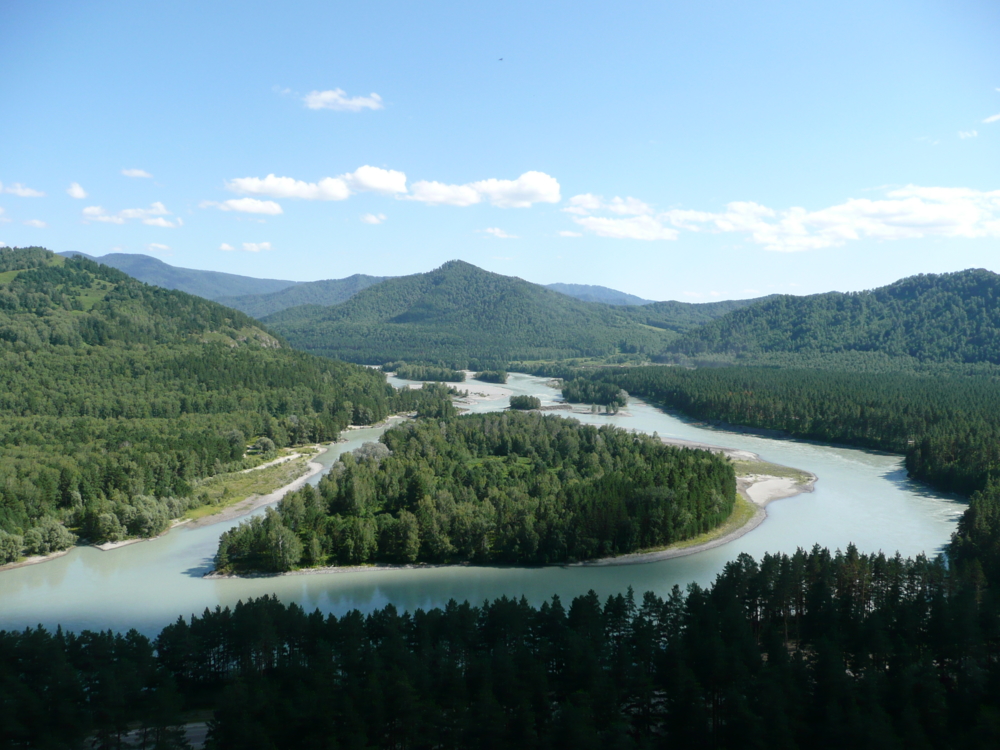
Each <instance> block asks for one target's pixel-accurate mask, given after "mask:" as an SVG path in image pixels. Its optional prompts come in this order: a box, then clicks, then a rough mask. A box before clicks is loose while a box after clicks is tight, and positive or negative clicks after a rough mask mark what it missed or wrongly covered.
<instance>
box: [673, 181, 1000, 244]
mask: <svg viewBox="0 0 1000 750" xmlns="http://www.w3.org/2000/svg"><path fill="white" fill-rule="evenodd" d="M658 218H659V219H660V220H663V221H667V222H669V223H671V224H673V225H674V226H677V227H680V228H684V229H689V230H692V231H699V230H708V231H718V232H743V233H747V234H749V235H750V239H751V240H752V241H753V242H755V243H756V244H759V245H762V246H763V247H764V248H765V249H767V250H773V251H777V252H796V251H800V250H816V249H820V248H826V247H835V246H838V245H843V244H844V243H846V242H849V241H853V240H859V239H876V240H897V239H919V238H923V237H952V238H960V237H962V238H976V237H1000V190H994V191H986V192H983V191H978V190H972V189H969V188H945V187H921V186H918V185H907V186H906V187H901V188H895V189H892V190H889V191H887V194H886V199H884V200H870V199H868V198H861V199H856V198H852V199H850V200H847V201H845V202H844V203H841V204H839V205H836V206H831V207H829V208H824V209H820V210H818V211H807V210H806V209H804V208H799V207H793V208H789V209H785V210H782V211H776V210H774V209H771V208H768V207H766V206H761V205H759V204H756V203H753V202H734V203H730V204H729V205H728V206H727V207H726V210H725V211H721V212H718V213H706V212H697V211H667V212H665V213H663V214H660V216H659V217H658Z"/></svg>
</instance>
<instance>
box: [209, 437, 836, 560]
mask: <svg viewBox="0 0 1000 750" xmlns="http://www.w3.org/2000/svg"><path fill="white" fill-rule="evenodd" d="M661 440H662V441H663V442H664V443H667V444H668V445H676V446H679V447H687V448H700V449H702V450H710V451H712V452H713V453H724V454H725V455H726V456H728V457H729V458H730V459H731V460H733V461H734V462H735V463H736V465H737V471H738V470H739V466H740V464H741V463H743V464H750V465H752V466H753V467H754V469H755V471H754V472H752V473H747V474H743V475H740V474H739V473H738V474H737V477H736V489H737V492H739V494H740V496H741V497H742V498H743V499H744V500H745V501H746V502H748V503H749V504H750V505H751V506H752V507H753V513H752V514H751V515H750V517H749V518H748V519H747V520H746V522H744V523H742V524H740V525H739V526H737V527H735V528H728V526H729V524H728V523H725V524H723V525H722V526H720V527H719V528H718V529H716V530H715V533H716V534H717V536H710V537H709V538H707V539H705V540H704V541H701V542H698V543H697V544H690V542H688V543H685V542H681V543H680V544H677V545H674V546H671V547H667V548H665V549H659V550H650V551H648V552H637V553H634V554H630V555H619V556H617V557H605V558H601V559H598V560H586V561H583V562H578V563H569V564H566V563H555V564H554V565H555V566H557V567H561V566H566V567H574V566H595V567H596V566H606V565H641V564H644V563H651V562H658V561H660V560H670V559H672V558H675V557H684V556H686V555H693V554H695V553H697V552H703V551H705V550H709V549H714V548H716V547H721V546H722V545H723V544H728V543H729V542H732V541H734V540H736V539H739V538H740V537H741V536H743V535H744V534H748V533H749V532H751V531H753V530H754V529H755V528H757V527H758V526H760V524H761V523H763V522H764V519H765V518H767V511H766V510H765V508H766V506H767V505H768V503H771V502H774V501H775V500H782V499H785V498H789V497H794V496H796V495H800V494H802V493H804V492H812V491H813V490H814V489H815V484H816V481H817V480H818V477H817V476H816V475H815V474H813V473H811V472H807V471H802V470H800V469H789V468H788V467H784V466H780V465H778V464H770V463H767V462H765V461H762V460H761V458H760V456H758V455H757V454H756V453H752V452H751V451H745V450H737V449H735V448H721V447H719V446H715V445H708V444H706V443H696V442H693V441H688V440H681V439H679V438H661ZM766 467H773V469H774V470H775V473H774V474H768V473H764V472H763V471H760V469H762V468H766ZM779 474H783V475H785V476H779ZM735 512H736V511H734V513H735ZM469 564H470V563H458V565H469ZM452 565H454V564H452ZM444 567H450V565H445V564H431V563H414V564H412V565H387V564H378V565H339V566H328V567H322V568H303V569H302V570H292V571H289V572H287V573H277V574H275V573H258V574H250V575H245V576H239V575H219V574H216V573H209V574H208V575H207V576H205V577H206V578H266V577H272V576H279V575H280V576H297V575H319V574H325V573H338V574H340V573H361V572H366V573H371V572H376V571H383V570H416V569H426V568H444Z"/></svg>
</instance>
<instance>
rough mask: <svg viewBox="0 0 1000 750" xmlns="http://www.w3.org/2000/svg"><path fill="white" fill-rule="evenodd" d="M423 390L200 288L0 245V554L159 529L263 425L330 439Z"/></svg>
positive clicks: (299, 436)
mask: <svg viewBox="0 0 1000 750" xmlns="http://www.w3.org/2000/svg"><path fill="white" fill-rule="evenodd" d="M426 397H427V394H426V393H425V392H419V391H412V392H409V393H403V392H399V393H397V392H396V391H395V390H394V389H393V388H392V387H391V386H389V385H388V384H387V383H386V381H385V377H384V376H383V375H382V374H381V373H379V372H376V371H373V370H370V369H368V368H363V367H358V366H356V365H350V364H346V363H343V362H332V361H330V360H324V359H319V358H316V357H313V356H311V355H309V354H305V353H302V352H297V351H294V350H292V349H290V348H289V347H288V346H287V345H285V344H284V343H283V342H281V341H280V340H279V339H276V338H275V337H274V336H272V335H271V334H269V333H268V332H267V331H265V330H263V329H262V328H260V327H259V325H258V324H257V322H256V321H254V320H253V319H252V318H250V317H248V316H247V315H244V314H243V313H241V312H237V311H235V310H232V309H230V308H227V307H223V306H222V305H219V304H216V303H214V302H210V301H208V300H204V299H201V298H200V297H195V296H193V295H189V294H185V293H183V292H179V291H176V290H173V291H172V290H166V289H160V288H158V287H153V286H147V285H146V284H143V283H141V282H139V281H137V280H135V279H132V278H130V277H129V276H126V275H125V274H124V273H122V272H121V271H118V270H115V269H113V268H110V267H109V266H106V265H98V264H97V263H94V262H92V261H90V260H86V259H84V258H73V259H67V258H64V257H61V256H58V255H54V254H52V253H50V252H49V251H47V250H44V249H42V248H24V249H15V250H9V249H0V454H2V458H3V460H2V462H0V556H2V559H0V562H6V561H7V560H8V559H11V558H12V557H13V558H16V557H17V555H18V554H20V552H21V546H22V544H23V545H24V547H25V548H26V549H27V551H28V552H44V551H49V550H50V549H51V548H52V547H53V546H55V547H58V546H65V544H66V543H68V542H69V541H72V538H71V537H69V536H68V535H67V534H66V532H65V529H64V528H63V527H64V526H69V527H71V528H73V529H75V531H76V532H77V533H79V534H80V535H82V536H84V537H86V538H89V539H91V540H99V541H103V540H108V539H117V538H121V537H125V536H140V535H141V536H148V535H150V534H154V533H157V532H158V531H160V530H162V529H163V528H164V527H165V525H166V523H167V522H168V521H169V519H170V518H172V517H175V516H177V515H179V514H180V513H181V512H183V511H184V510H185V509H186V508H188V507H189V506H190V505H192V504H197V503H198V502H199V500H198V499H197V498H196V497H194V493H193V492H192V483H193V482H194V481H195V480H197V479H199V478H202V477H205V476H209V475H213V474H217V473H219V472H223V471H227V470H233V469H234V468H243V467H244V463H243V462H244V451H245V450H246V447H247V443H248V441H249V440H251V439H252V438H253V437H254V436H267V437H269V438H270V439H271V440H272V441H273V442H274V443H275V444H276V445H277V446H278V447H281V446H283V445H290V444H295V443H303V442H315V441H320V440H333V439H335V438H336V437H337V435H338V433H339V432H340V430H342V429H343V428H344V427H346V426H347V425H348V424H351V423H352V422H354V423H370V422H374V421H377V420H379V419H382V418H383V417H385V416H386V415H388V414H389V413H391V412H394V411H397V410H399V409H400V408H407V409H410V408H416V407H417V404H418V402H420V400H421V399H423V398H426ZM434 398H436V399H437V400H440V398H441V397H440V396H434Z"/></svg>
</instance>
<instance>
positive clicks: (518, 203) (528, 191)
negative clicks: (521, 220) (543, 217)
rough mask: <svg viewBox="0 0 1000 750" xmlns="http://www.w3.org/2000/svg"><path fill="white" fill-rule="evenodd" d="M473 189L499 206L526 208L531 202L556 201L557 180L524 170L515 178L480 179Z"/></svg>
mask: <svg viewBox="0 0 1000 750" xmlns="http://www.w3.org/2000/svg"><path fill="white" fill-rule="evenodd" d="M472 187H473V189H475V190H476V191H478V192H479V193H481V194H482V195H484V196H485V197H486V198H488V199H489V201H490V203H492V204H493V205H494V206H499V207H500V208H528V207H529V206H531V204H532V203H558V202H559V200H560V199H561V196H560V195H559V182H558V181H557V180H556V178H555V177H551V176H550V175H547V174H545V173H544V172H525V173H524V174H522V175H521V176H520V177H518V178H517V179H516V180H496V179H489V180H481V181H479V182H473V183H472Z"/></svg>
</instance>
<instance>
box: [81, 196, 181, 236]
mask: <svg viewBox="0 0 1000 750" xmlns="http://www.w3.org/2000/svg"><path fill="white" fill-rule="evenodd" d="M170 215H171V214H170V211H168V210H167V207H166V206H164V205H163V204H162V203H160V202H159V201H157V202H155V203H152V204H150V206H149V208H126V209H124V210H122V211H119V212H118V213H117V214H109V213H108V212H107V211H105V210H104V209H103V208H102V207H101V206H87V207H86V208H85V209H83V220H84V222H85V223H88V224H89V223H90V222H92V221H101V222H106V223H108V224H124V223H125V220H126V219H139V220H141V221H142V223H143V224H148V225H149V226H153V227H166V228H170V229H173V228H175V227H179V226H181V225H183V224H184V221H183V220H182V219H179V218H178V219H174V220H173V221H171V220H170V219H166V218H164V217H165V216H170Z"/></svg>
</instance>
